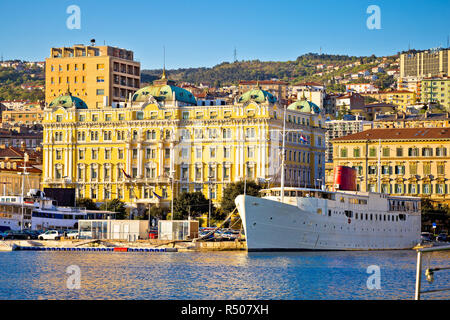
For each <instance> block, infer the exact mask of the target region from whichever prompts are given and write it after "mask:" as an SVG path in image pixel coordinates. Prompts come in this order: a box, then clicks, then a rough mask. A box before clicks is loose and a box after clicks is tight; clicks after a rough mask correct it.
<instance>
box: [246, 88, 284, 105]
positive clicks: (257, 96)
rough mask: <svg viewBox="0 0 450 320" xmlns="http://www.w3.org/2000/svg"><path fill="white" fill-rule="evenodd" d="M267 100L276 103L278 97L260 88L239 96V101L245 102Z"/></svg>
mask: <svg viewBox="0 0 450 320" xmlns="http://www.w3.org/2000/svg"><path fill="white" fill-rule="evenodd" d="M266 100H267V101H268V102H270V103H275V102H276V101H277V98H275V97H274V95H273V94H271V93H270V92H267V91H265V90H262V89H260V88H258V89H252V90H249V91H247V92H245V93H244V94H243V95H242V96H240V97H239V99H238V102H239V103H245V102H247V101H255V102H259V103H262V102H265V101H266Z"/></svg>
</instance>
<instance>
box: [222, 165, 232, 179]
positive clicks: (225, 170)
mask: <svg viewBox="0 0 450 320" xmlns="http://www.w3.org/2000/svg"><path fill="white" fill-rule="evenodd" d="M223 179H224V180H228V179H230V168H228V167H223Z"/></svg>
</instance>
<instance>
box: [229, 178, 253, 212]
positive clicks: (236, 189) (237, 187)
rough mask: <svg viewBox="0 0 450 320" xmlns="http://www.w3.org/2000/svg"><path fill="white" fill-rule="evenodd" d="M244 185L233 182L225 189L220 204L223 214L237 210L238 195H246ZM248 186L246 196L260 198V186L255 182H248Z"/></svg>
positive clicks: (242, 182)
mask: <svg viewBox="0 0 450 320" xmlns="http://www.w3.org/2000/svg"><path fill="white" fill-rule="evenodd" d="M244 184H245V183H244V181H239V182H233V183H230V184H229V185H227V187H226V188H224V189H223V196H222V201H221V202H220V209H221V211H222V212H223V213H225V214H228V213H230V212H231V211H233V210H234V209H235V208H236V205H235V203H234V200H235V199H236V197H237V196H238V195H240V194H244ZM246 185H247V186H246V191H245V194H247V195H249V196H255V197H259V196H260V194H259V190H261V188H262V187H261V186H260V185H259V184H257V183H256V182H254V181H247V182H246Z"/></svg>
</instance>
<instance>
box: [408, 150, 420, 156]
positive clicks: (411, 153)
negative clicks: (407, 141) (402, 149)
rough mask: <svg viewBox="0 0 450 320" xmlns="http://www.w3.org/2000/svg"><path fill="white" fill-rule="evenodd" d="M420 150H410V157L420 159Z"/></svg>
mask: <svg viewBox="0 0 450 320" xmlns="http://www.w3.org/2000/svg"><path fill="white" fill-rule="evenodd" d="M418 156H419V149H418V148H408V157H418Z"/></svg>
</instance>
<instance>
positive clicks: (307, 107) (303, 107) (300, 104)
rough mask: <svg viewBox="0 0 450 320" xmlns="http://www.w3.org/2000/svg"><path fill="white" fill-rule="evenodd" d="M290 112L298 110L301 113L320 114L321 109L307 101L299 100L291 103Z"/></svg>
mask: <svg viewBox="0 0 450 320" xmlns="http://www.w3.org/2000/svg"><path fill="white" fill-rule="evenodd" d="M287 108H288V110H297V111H300V112H307V113H311V112H312V113H320V111H321V110H320V107H319V106H318V105H317V104H315V103H313V102H311V101H308V100H306V99H302V100H297V101H295V102H293V103H291V104H290V105H289V106H288V107H287Z"/></svg>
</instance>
